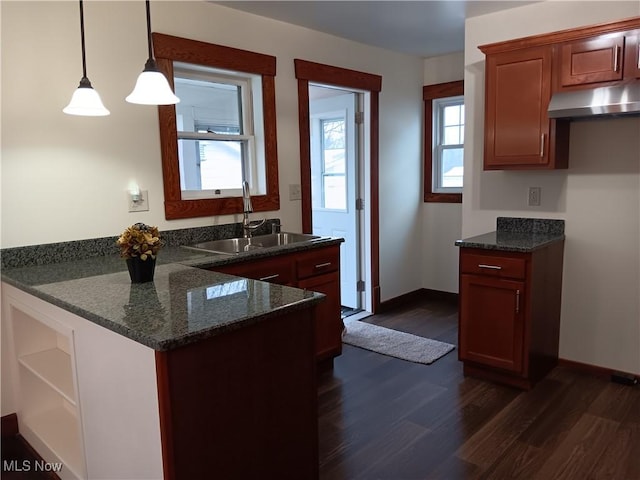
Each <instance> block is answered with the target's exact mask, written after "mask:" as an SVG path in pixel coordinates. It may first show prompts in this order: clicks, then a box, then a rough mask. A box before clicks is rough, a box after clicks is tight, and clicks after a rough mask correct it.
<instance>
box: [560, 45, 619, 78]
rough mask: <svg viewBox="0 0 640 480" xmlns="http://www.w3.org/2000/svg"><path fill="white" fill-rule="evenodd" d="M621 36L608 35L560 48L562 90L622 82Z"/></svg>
mask: <svg viewBox="0 0 640 480" xmlns="http://www.w3.org/2000/svg"><path fill="white" fill-rule="evenodd" d="M623 52H624V37H623V36H621V35H620V36H618V37H611V36H608V35H605V36H602V37H596V38H590V39H587V40H580V41H576V42H571V43H566V44H564V45H562V47H561V49H560V61H561V65H560V80H561V85H562V86H563V87H567V86H571V85H584V84H591V83H598V82H612V81H616V80H622V64H623Z"/></svg>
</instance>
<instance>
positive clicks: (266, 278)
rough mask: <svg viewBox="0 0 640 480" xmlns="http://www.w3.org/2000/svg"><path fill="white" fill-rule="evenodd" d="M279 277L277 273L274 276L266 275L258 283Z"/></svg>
mask: <svg viewBox="0 0 640 480" xmlns="http://www.w3.org/2000/svg"><path fill="white" fill-rule="evenodd" d="M279 276H280V274H279V273H276V274H274V275H267V276H266V277H261V278H260V281H262V282H264V281H266V280H273V279H274V278H278V277H279Z"/></svg>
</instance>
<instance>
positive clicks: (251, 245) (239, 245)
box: [186, 232, 321, 255]
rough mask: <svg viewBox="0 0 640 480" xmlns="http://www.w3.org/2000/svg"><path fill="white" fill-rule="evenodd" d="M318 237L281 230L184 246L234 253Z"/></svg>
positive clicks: (311, 239) (307, 240) (306, 240)
mask: <svg viewBox="0 0 640 480" xmlns="http://www.w3.org/2000/svg"><path fill="white" fill-rule="evenodd" d="M318 238H321V237H318V236H316V235H310V234H305V233H289V232H281V233H270V234H268V235H256V236H255V237H251V238H225V239H223V240H212V241H210V242H202V243H196V244H195V245H189V246H186V248H191V249H194V250H200V251H206V252H212V253H224V254H227V255H236V254H238V253H243V252H249V251H251V250H255V249H262V248H269V247H277V246H282V245H290V244H292V243H299V242H310V241H313V240H317V239H318Z"/></svg>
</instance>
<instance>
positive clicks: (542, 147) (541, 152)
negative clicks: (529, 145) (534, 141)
mask: <svg viewBox="0 0 640 480" xmlns="http://www.w3.org/2000/svg"><path fill="white" fill-rule="evenodd" d="M545 136H546V135H545V134H544V133H543V134H542V135H540V158H544V137H545Z"/></svg>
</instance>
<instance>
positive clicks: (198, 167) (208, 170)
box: [178, 140, 243, 190]
mask: <svg viewBox="0 0 640 480" xmlns="http://www.w3.org/2000/svg"><path fill="white" fill-rule="evenodd" d="M242 151H243V148H242V142H238V141H221V140H178V158H179V161H180V171H181V173H182V175H181V177H183V182H182V190H223V189H230V188H241V187H242Z"/></svg>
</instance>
